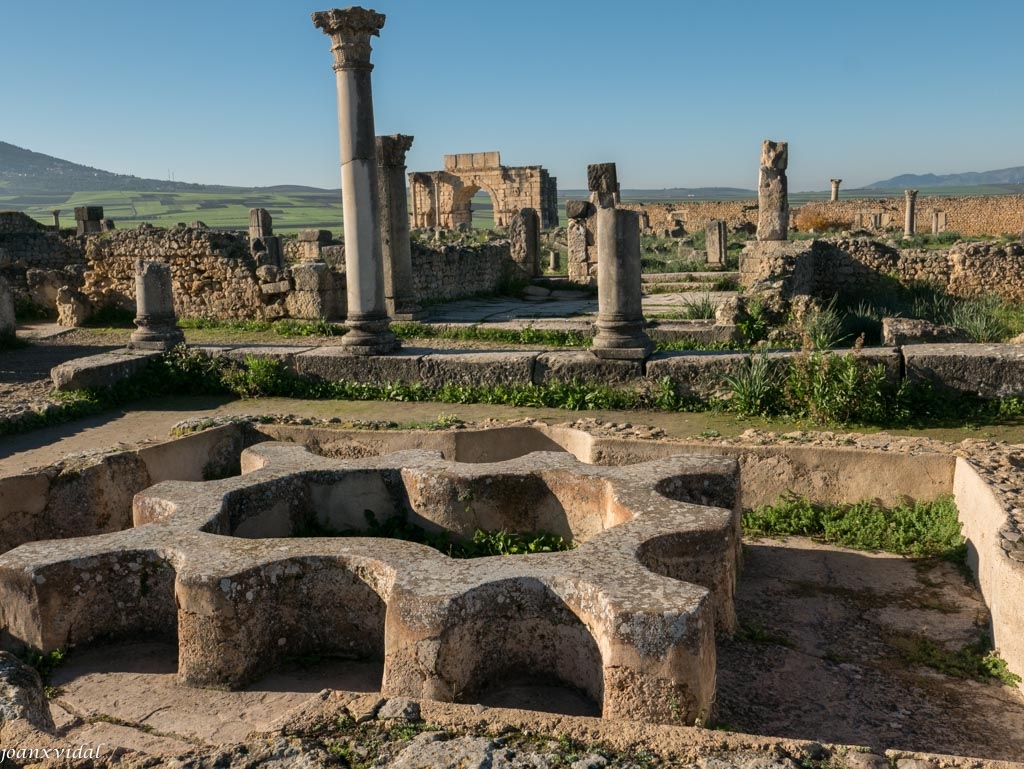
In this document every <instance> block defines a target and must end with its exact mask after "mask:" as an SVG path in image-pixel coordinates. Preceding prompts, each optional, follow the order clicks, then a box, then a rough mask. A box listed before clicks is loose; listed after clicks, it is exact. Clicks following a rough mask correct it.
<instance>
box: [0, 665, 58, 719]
mask: <svg viewBox="0 0 1024 769" xmlns="http://www.w3.org/2000/svg"><path fill="white" fill-rule="evenodd" d="M19 719H24V720H26V721H28V722H29V723H30V724H32V726H34V727H35V728H37V729H42V730H44V731H52V730H53V728H54V725H53V717H52V716H51V715H50V702H49V700H47V698H46V694H45V693H44V692H43V682H42V681H40V680H39V674H38V673H37V672H36V671H35V670H34V669H33V668H31V667H29V666H28V665H26V664H25V663H24V662H22V661H21V660H19V659H18V658H17V657H15V656H14V655H13V654H11V653H10V652H7V651H0V724H2V723H3V722H4V721H17V720H19Z"/></svg>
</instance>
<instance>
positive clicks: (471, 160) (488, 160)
mask: <svg viewBox="0 0 1024 769" xmlns="http://www.w3.org/2000/svg"><path fill="white" fill-rule="evenodd" d="M556 181H557V180H556V179H555V178H554V177H553V176H551V175H550V174H548V172H547V171H546V170H545V169H544V168H542V167H541V166H520V167H512V166H503V165H501V157H500V155H499V153H497V152H475V153H471V154H466V155H445V157H444V170H443V171H418V172H414V173H411V174H409V190H410V206H409V209H410V213H409V219H410V227H411V228H412V229H419V228H424V227H444V228H454V227H456V226H458V225H459V224H463V223H464V224H466V225H472V216H473V213H472V198H473V195H475V194H476V192H477V191H478V190H483V191H484V192H486V193H487V195H488V196H489V197H490V198H491V204H492V205H493V207H494V226H496V227H506V226H508V223H509V219H510V218H511V216H512V214H514V213H515V212H516V211H519V210H520V209H523V208H532V209H534V210H535V211H537V212H538V214H539V215H540V220H541V222H540V223H541V227H545V228H547V227H556V226H558V201H557V198H558V185H557V183H556Z"/></svg>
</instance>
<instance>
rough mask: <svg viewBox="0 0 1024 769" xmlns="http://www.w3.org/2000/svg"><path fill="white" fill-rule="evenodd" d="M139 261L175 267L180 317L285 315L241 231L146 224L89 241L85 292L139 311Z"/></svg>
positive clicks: (102, 301)
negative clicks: (267, 293)
mask: <svg viewBox="0 0 1024 769" xmlns="http://www.w3.org/2000/svg"><path fill="white" fill-rule="evenodd" d="M139 258H141V259H149V260H153V261H158V262H166V263H168V264H169V265H170V266H171V278H172V280H173V284H174V310H175V312H176V313H177V315H178V317H185V318H221V319H227V318H236V319H248V320H252V319H266V318H277V317H284V314H285V311H284V309H283V307H282V306H281V305H282V303H283V301H284V300H283V297H280V296H279V297H277V298H274V299H273V300H270V301H266V300H264V298H263V295H262V293H261V291H260V281H259V279H258V278H257V275H256V267H257V264H256V262H255V260H253V258H252V257H251V256H250V254H249V239H248V237H247V236H246V235H243V234H239V233H223V232H213V231H211V230H203V229H192V228H175V229H172V230H165V229H161V228H156V227H150V226H146V225H142V226H140V227H138V228H137V229H134V230H120V231H115V232H108V233H105V234H104V235H101V236H97V237H93V238H90V239H89V241H88V245H87V247H86V261H87V264H88V272H87V273H86V277H85V285H84V286H83V289H82V291H83V293H85V295H86V296H88V297H89V299H90V300H91V301H92V302H93V303H94V304H96V305H97V306H102V305H106V304H113V305H117V306H120V307H124V308H126V309H131V310H134V308H135V260H136V259H139Z"/></svg>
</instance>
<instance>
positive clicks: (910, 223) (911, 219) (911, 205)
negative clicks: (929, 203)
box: [903, 190, 917, 238]
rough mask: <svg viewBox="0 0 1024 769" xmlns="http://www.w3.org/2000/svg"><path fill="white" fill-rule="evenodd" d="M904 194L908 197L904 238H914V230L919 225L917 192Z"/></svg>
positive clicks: (911, 191) (912, 191)
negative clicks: (916, 208)
mask: <svg viewBox="0 0 1024 769" xmlns="http://www.w3.org/2000/svg"><path fill="white" fill-rule="evenodd" d="M903 194H904V195H906V198H907V200H906V209H905V212H904V216H903V237H905V238H912V237H914V230H915V229H916V225H917V212H916V211H915V207H916V205H917V190H904V191H903Z"/></svg>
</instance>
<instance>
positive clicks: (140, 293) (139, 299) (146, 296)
mask: <svg viewBox="0 0 1024 769" xmlns="http://www.w3.org/2000/svg"><path fill="white" fill-rule="evenodd" d="M171 286H172V283H171V267H170V265H167V264H164V263H163V262H150V261H146V260H143V259H137V260H136V261H135V325H136V326H137V327H138V328H136V329H135V331H133V332H132V335H131V338H130V339H129V341H128V346H129V347H131V348H135V349H140V350H164V351H167V350H170V349H171V348H172V347H174V345H176V344H182V343H184V341H185V335H184V333H182V331H181V329H180V328H178V325H177V323H178V319H177V318H176V317H175V316H174V295H173V291H172V288H171Z"/></svg>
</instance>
